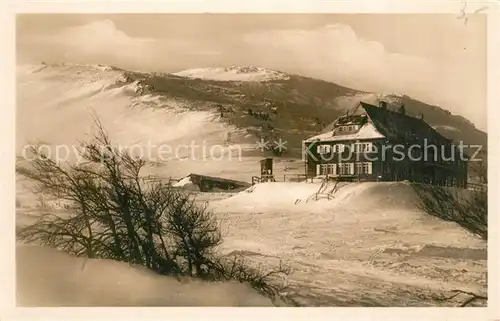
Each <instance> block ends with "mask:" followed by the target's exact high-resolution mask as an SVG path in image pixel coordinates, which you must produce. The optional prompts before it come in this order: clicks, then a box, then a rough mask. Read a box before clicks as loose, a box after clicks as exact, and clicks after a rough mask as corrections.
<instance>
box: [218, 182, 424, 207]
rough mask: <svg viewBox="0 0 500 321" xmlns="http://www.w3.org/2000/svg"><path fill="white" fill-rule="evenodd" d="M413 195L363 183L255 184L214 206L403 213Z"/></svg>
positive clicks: (401, 188)
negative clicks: (394, 211) (337, 209)
mask: <svg viewBox="0 0 500 321" xmlns="http://www.w3.org/2000/svg"><path fill="white" fill-rule="evenodd" d="M417 201H418V197H417V195H416V194H415V193H414V191H413V190H412V187H411V186H409V185H408V184H405V183H389V182H364V183H339V184H338V185H336V184H335V183H333V182H332V183H329V184H328V185H326V186H323V188H322V183H321V182H314V183H306V182H273V183H262V184H257V185H254V186H252V187H250V188H249V189H247V190H245V191H243V192H241V193H239V194H237V195H235V196H233V197H231V198H228V199H225V200H222V201H219V202H217V203H216V204H215V205H216V206H219V207H237V208H245V207H246V208H250V209H256V208H265V207H280V208H284V209H286V210H293V209H299V210H304V208H311V209H315V208H318V207H319V208H331V209H335V208H347V209H349V208H350V209H384V208H387V209H391V210H394V209H405V210H412V209H415V208H416V205H417Z"/></svg>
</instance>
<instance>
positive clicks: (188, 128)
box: [15, 10, 488, 308]
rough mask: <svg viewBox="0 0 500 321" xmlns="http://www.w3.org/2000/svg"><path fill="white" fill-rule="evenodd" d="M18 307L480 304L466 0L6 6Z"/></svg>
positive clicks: (480, 131)
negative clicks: (348, 9)
mask: <svg viewBox="0 0 500 321" xmlns="http://www.w3.org/2000/svg"><path fill="white" fill-rule="evenodd" d="M15 20H16V21H15V28H16V30H15V33H16V40H15V42H16V43H15V47H16V48H15V50H16V53H15V55H16V66H15V75H16V80H15V86H16V93H15V99H16V107H15V108H16V110H15V113H16V119H15V138H16V141H15V153H16V155H15V156H16V161H15V163H16V164H15V167H16V168H15V169H16V174H15V184H16V187H15V195H16V197H15V207H16V209H15V229H16V232H15V237H16V250H15V251H16V262H15V263H16V267H15V271H16V277H15V278H16V280H15V283H16V304H17V306H18V307H208V306H212V307H463V308H465V307H487V306H488V277H487V276H488V260H487V258H488V255H487V252H488V251H487V248H488V246H487V241H488V179H487V177H488V166H487V160H488V145H487V142H488V134H487V133H488V128H487V120H488V116H487V43H488V42H487V20H488V17H487V15H486V14H485V13H484V12H481V11H480V10H479V12H476V13H475V14H465V11H462V12H460V11H457V12H456V13H455V14H449V13H447V14H445V13H442V14H441V13H435V14H431V13H418V14H417V13H414V14H383V13H369V14H368V13H365V14H361V13H359V14H354V13H289V14H284V13H283V14H278V13H268V14H263V13H258V14H250V13H122V14H118V13H114V14H111V13H102V14H97V13H37V14H35V13H33V14H29V13H22V14H17V15H16V18H15Z"/></svg>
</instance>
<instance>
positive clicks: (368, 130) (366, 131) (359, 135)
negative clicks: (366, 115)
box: [305, 123, 384, 142]
mask: <svg viewBox="0 0 500 321" xmlns="http://www.w3.org/2000/svg"><path fill="white" fill-rule="evenodd" d="M333 133H334V132H333V131H330V132H328V133H324V134H320V135H317V136H314V137H311V138H309V139H306V140H305V141H306V142H316V141H320V142H324V141H328V142H331V141H341V140H355V139H376V138H384V135H382V134H381V133H380V132H379V131H378V130H377V129H376V128H375V126H373V124H371V123H366V124H365V125H364V126H363V127H361V128H360V129H359V131H358V132H356V133H353V134H346V135H335V136H334V135H333Z"/></svg>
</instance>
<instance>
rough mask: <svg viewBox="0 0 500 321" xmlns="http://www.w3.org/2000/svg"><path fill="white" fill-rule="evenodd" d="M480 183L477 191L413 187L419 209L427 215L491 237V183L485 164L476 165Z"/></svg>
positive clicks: (414, 185)
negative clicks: (489, 199)
mask: <svg viewBox="0 0 500 321" xmlns="http://www.w3.org/2000/svg"><path fill="white" fill-rule="evenodd" d="M475 167H477V169H475V172H476V173H478V174H479V178H480V182H481V183H480V184H478V185H477V186H476V187H475V188H474V189H473V190H464V189H455V188H450V187H443V186H435V185H427V184H413V188H414V190H415V191H416V192H417V195H418V196H419V206H420V208H421V209H422V210H423V211H425V212H426V213H428V214H430V215H433V216H436V217H439V218H441V219H444V220H446V221H452V222H456V223H457V224H459V225H460V226H462V227H463V228H465V229H467V230H468V231H470V232H472V233H474V234H476V235H479V236H480V237H482V238H483V239H485V240H486V239H487V238H488V181H487V169H486V165H485V163H482V162H481V163H479V162H478V163H477V164H475Z"/></svg>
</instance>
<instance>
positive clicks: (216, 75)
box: [173, 66, 290, 82]
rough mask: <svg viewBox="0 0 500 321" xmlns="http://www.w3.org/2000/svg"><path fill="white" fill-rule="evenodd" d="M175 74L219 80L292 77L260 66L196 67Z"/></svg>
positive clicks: (284, 78)
mask: <svg viewBox="0 0 500 321" xmlns="http://www.w3.org/2000/svg"><path fill="white" fill-rule="evenodd" d="M173 75H176V76H179V77H186V78H194V79H206V80H218V81H256V82H260V81H270V80H287V79H289V78H290V77H289V76H288V75H287V74H285V73H283V72H279V71H275V70H269V69H266V68H260V67H237V66H233V67H228V68H223V67H212V68H194V69H188V70H183V71H180V72H177V73H173Z"/></svg>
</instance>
